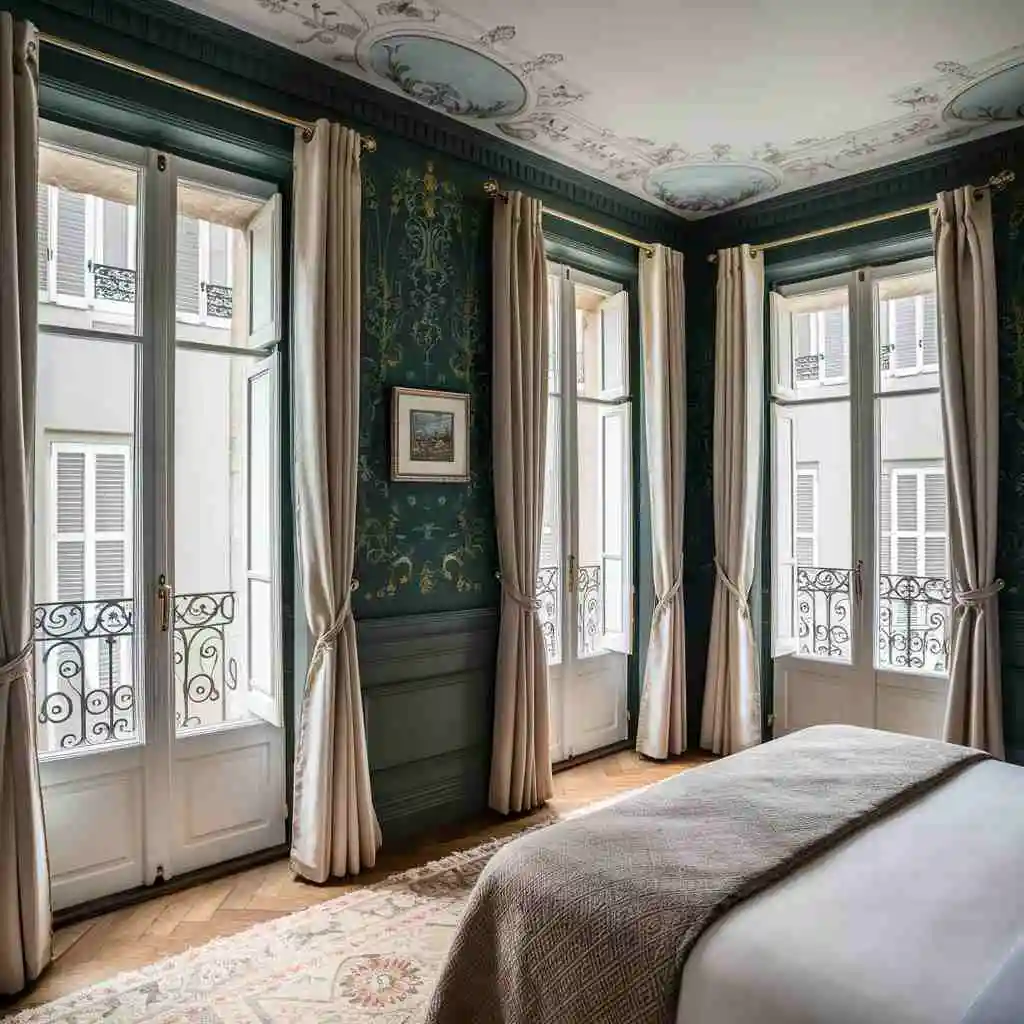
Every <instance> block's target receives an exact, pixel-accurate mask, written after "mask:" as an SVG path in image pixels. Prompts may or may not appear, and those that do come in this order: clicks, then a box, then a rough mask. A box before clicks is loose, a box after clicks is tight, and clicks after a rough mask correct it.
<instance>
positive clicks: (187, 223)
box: [174, 181, 271, 348]
mask: <svg viewBox="0 0 1024 1024" xmlns="http://www.w3.org/2000/svg"><path fill="white" fill-rule="evenodd" d="M263 205H264V200H262V199H256V198H253V197H251V196H245V195H239V194H236V193H233V192H224V191H221V190H220V189H214V188H210V187H209V186H206V185H198V184H196V183H195V182H191V181H179V182H178V220H177V236H176V243H175V245H176V257H175V274H176V278H175V303H174V304H175V309H176V311H177V312H176V319H177V328H176V333H177V338H178V340H179V341H189V342H193V343H194V342H199V343H206V344H211V345H233V346H236V347H238V348H244V347H246V346H247V345H248V323H247V315H246V305H247V303H248V295H247V293H248V261H249V254H248V252H247V251H246V250H247V245H246V232H245V230H244V229H245V227H246V225H247V224H248V223H249V222H250V220H252V218H253V217H254V216H255V215H256V214H257V213H258V212H259V211H260V210H261V209H262V207H263ZM254 299H255V300H256V303H257V305H258V304H259V303H260V302H263V303H269V302H270V301H271V296H270V295H258V296H254Z"/></svg>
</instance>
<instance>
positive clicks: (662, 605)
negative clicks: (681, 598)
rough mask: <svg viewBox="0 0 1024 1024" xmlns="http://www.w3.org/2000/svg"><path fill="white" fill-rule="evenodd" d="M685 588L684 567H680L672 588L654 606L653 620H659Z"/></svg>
mask: <svg viewBox="0 0 1024 1024" xmlns="http://www.w3.org/2000/svg"><path fill="white" fill-rule="evenodd" d="M682 586H683V567H682V565H680V566H679V572H677V573H676V577H675V579H674V580H673V581H672V586H671V587H669V588H668V590H666V591H665V593H664V594H663V595H662V596H661V597H659V598H658V603H657V604H656V605H655V606H654V615H653V618H655V619H656V618H657V617H658V616H659V615H661V613H662V612H664V611H665V610H666V609H667V608H668V606H669V605H670V604H671V603H672V601H674V600H675V596H676V594H678V593H679V591H680V590H681V589H682Z"/></svg>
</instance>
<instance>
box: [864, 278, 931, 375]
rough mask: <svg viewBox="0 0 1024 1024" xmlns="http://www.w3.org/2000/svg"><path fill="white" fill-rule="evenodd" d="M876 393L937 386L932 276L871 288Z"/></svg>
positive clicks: (894, 280)
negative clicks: (874, 307)
mask: <svg viewBox="0 0 1024 1024" xmlns="http://www.w3.org/2000/svg"><path fill="white" fill-rule="evenodd" d="M875 306H876V315H875V320H876V324H877V328H878V329H877V346H878V361H877V364H876V365H877V366H878V374H879V385H878V386H879V390H881V391H883V392H890V391H908V390H915V391H916V390H920V389H922V388H937V387H938V386H939V321H938V309H937V306H936V297H935V272H934V271H933V270H927V271H923V272H918V273H913V274H903V275H900V276H898V277H886V278H883V279H882V280H880V281H879V282H878V283H877V284H876V285H875Z"/></svg>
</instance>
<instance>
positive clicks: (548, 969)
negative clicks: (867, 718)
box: [427, 726, 986, 1024]
mask: <svg viewBox="0 0 1024 1024" xmlns="http://www.w3.org/2000/svg"><path fill="white" fill-rule="evenodd" d="M985 756H986V755H984V754H982V753H981V752H979V751H977V750H971V749H968V748H964V747H955V746H951V745H949V744H945V743H939V742H936V741H931V740H921V739H915V738H913V737H908V736H899V735H896V734H893V733H884V732H876V731H874V730H870V729H857V728H853V727H850V726H817V727H815V728H812V729H805V730H803V731H802V732H799V733H793V734H791V735H789V736H787V737H785V738H783V739H780V740H776V741H774V742H772V743H768V744H765V745H764V746H761V747H755V748H753V749H751V750H747V751H744V752H743V753H742V754H736V755H734V756H732V757H728V758H725V759H723V760H721V761H717V762H715V763H714V764H710V765H707V766H705V767H701V768H695V769H693V770H691V771H688V772H684V773H683V774H681V775H678V776H676V777H675V778H673V779H669V780H667V781H665V782H662V783H659V784H658V785H656V786H653V787H651V788H650V789H647V790H644V791H643V792H641V793H639V794H637V795H636V796H633V797H630V798H628V799H626V800H624V801H622V802H621V803H618V804H615V805H613V806H611V807H608V808H606V809H604V810H601V811H596V812H594V813H593V814H590V815H587V816H585V817H582V818H578V819H575V820H571V821H565V822H560V823H559V824H557V825H553V826H551V827H550V828H545V829H541V830H539V831H537V832H534V833H532V834H528V835H526V836H524V837H523V838H521V839H518V840H516V841H515V842H514V843H511V844H510V845H508V846H506V847H505V848H504V849H502V850H501V851H500V852H499V853H498V854H496V855H495V857H494V859H493V860H492V861H491V862H490V864H489V865H488V866H487V867H486V868H485V870H484V872H483V874H482V875H481V876H480V879H479V881H478V882H477V885H476V888H475V889H474V891H473V894H472V896H471V897H470V900H469V904H468V906H467V908H466V912H465V915H464V916H463V919H462V922H461V924H460V926H459V930H458V932H457V934H456V938H455V941H454V943H453V945H452V948H451V951H450V953H449V955H448V960H447V962H446V964H445V967H444V970H443V972H442V975H441V979H440V981H439V983H438V986H437V989H436V990H435V992H434V996H433V999H432V1001H431V1005H430V1009H429V1011H428V1015H427V1024H472V1022H487V1024H491V1022H494V1024H498V1022H501V1024H574V1022H580V1024H634V1022H645V1024H646V1022H651V1024H670V1022H672V1021H674V1019H675V1010H676V1002H677V999H678V992H679V983H680V978H681V974H682V968H683V963H684V961H685V959H686V956H687V954H688V953H689V951H690V949H692V947H693V945H694V943H695V942H696V941H697V939H698V938H699V937H700V935H701V933H702V932H703V930H704V929H705V928H707V926H708V925H709V924H710V923H711V922H712V921H713V920H715V919H716V918H717V917H719V916H720V915H722V914H723V913H724V912H725V911H726V910H728V909H729V908H730V907H732V906H733V905H735V904H736V903H738V902H739V901H740V900H743V899H746V898H747V897H749V896H751V895H752V894H753V893H755V892H757V891H758V890H760V889H764V888H766V887H767V886H769V885H771V884H772V882H774V881H776V880H777V879H779V878H781V877H782V876H784V875H785V874H787V873H788V872H790V871H792V870H793V869H794V868H796V867H798V866H799V865H801V864H804V863H806V862H807V861H809V860H810V859H811V858H813V857H815V856H817V855H818V854H820V853H821V852H822V851H824V850H826V849H828V848H829V847H831V846H834V845H835V844H836V843H838V842H839V841H840V840H841V839H843V838H844V837H845V836H848V835H850V834H851V833H852V832H854V831H855V830H857V829H860V828H863V827H864V826H865V825H868V824H869V823H871V822H872V821H875V820H877V819H878V818H880V817H881V816H882V815H884V814H887V813H888V812H890V811H892V810H893V809H895V808H897V807H899V806H900V805H902V804H905V803H907V802H909V801H911V800H913V799H915V798H916V797H917V796H918V795H919V794H920V793H922V792H923V791H925V790H927V789H929V788H931V787H933V786H936V785H938V784H940V783H941V782H942V781H943V780H945V779H946V778H948V777H949V776H951V775H952V774H954V773H955V772H957V771H959V770H961V769H962V768H964V767H965V766H967V765H968V764H971V763H973V762H975V761H977V760H979V759H981V758H983V757H985ZM822 912H823V913H826V912H827V908H822Z"/></svg>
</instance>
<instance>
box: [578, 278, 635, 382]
mask: <svg viewBox="0 0 1024 1024" xmlns="http://www.w3.org/2000/svg"><path fill="white" fill-rule="evenodd" d="M574 292H575V300H576V393H577V394H578V395H580V396H586V397H588V398H620V397H623V396H624V395H625V394H626V393H627V388H626V380H627V372H626V371H627V366H626V357H627V344H626V329H627V322H626V317H627V314H626V293H625V292H622V291H619V292H615V293H613V294H609V293H608V292H605V291H601V290H600V289H597V288H591V287H589V286H588V285H582V284H577V285H575V286H574Z"/></svg>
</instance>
